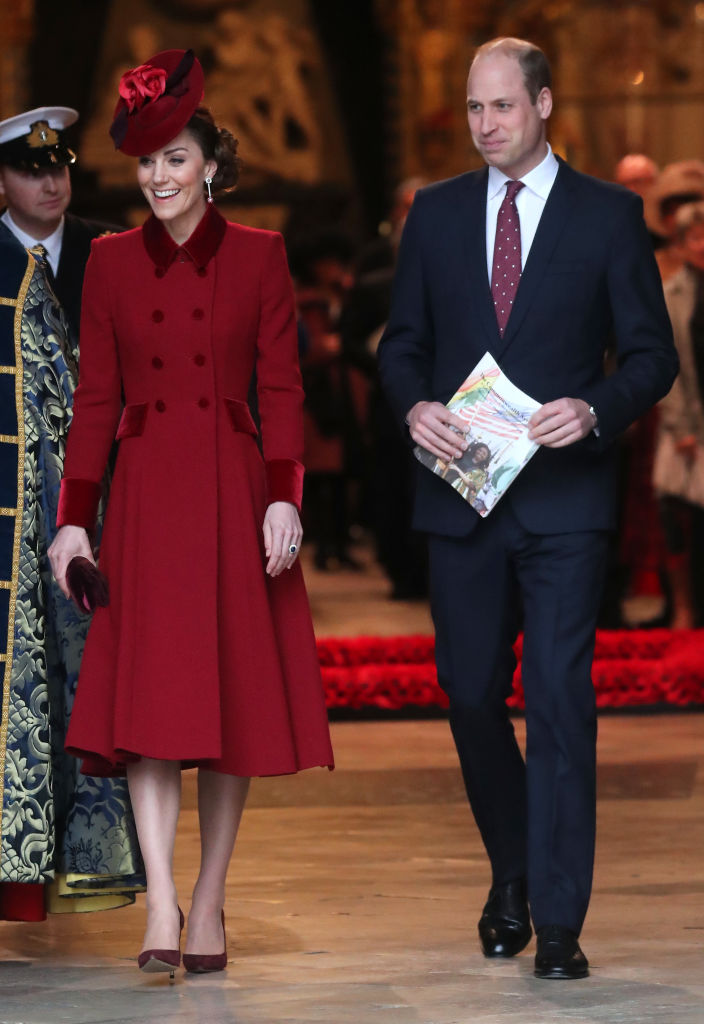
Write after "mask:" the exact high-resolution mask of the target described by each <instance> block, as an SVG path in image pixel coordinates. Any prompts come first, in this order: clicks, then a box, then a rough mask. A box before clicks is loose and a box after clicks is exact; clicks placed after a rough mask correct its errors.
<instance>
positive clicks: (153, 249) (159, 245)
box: [142, 203, 227, 270]
mask: <svg viewBox="0 0 704 1024" xmlns="http://www.w3.org/2000/svg"><path fill="white" fill-rule="evenodd" d="M226 228H227V221H226V220H225V218H224V217H223V216H222V214H221V213H219V212H218V210H216V209H215V207H214V206H213V205H212V204H211V203H209V204H208V205H207V206H206V209H205V213H204V214H203V216H202V217H201V219H200V221H199V222H198V225H197V227H196V229H195V230H194V232H193V234H192V235H191V236H190V238H187V239H186V241H185V242H184V243H183V245H177V244H176V242H174V240H173V238H172V237H171V235H170V234H169V233H168V231H167V230H166V228H165V227H164V225H163V224H162V222H161V221H160V220H158V219H157V218H156V217H155V216H154V214H152V215H151V216H150V217H148V218H147V220H146V221H145V223H144V225H143V227H142V238H143V239H144V247H145V248H146V250H147V253H148V254H149V256H150V258H151V259H152V260H153V262H154V263H155V264H156V265H157V267H161V268H162V269H163V270H166V269H167V268H168V267H170V266H171V264H172V263H173V262H174V260H175V259H176V257H177V256H178V254H179V253H185V254H186V255H187V256H188V257H189V258H190V259H191V260H192V262H193V263H194V264H195V266H196V268H197V269H198V270H202V269H203V268H204V267H205V266H206V265H207V263H208V262H209V261H210V260H211V259H212V258H213V256H214V255H215V253H216V252H217V250H218V247H219V245H220V243H221V242H222V240H223V238H224V237H225V230H226Z"/></svg>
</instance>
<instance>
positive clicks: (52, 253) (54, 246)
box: [0, 210, 64, 277]
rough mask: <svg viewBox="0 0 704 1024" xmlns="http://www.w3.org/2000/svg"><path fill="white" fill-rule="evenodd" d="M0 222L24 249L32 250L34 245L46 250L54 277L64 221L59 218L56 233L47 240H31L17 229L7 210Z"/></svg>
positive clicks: (57, 267)
mask: <svg viewBox="0 0 704 1024" xmlns="http://www.w3.org/2000/svg"><path fill="white" fill-rule="evenodd" d="M0 220H2V222H3V223H4V224H5V226H6V227H8V228H9V229H10V231H11V232H12V234H13V235H14V236H15V238H16V239H17V240H18V241H19V242H21V243H22V245H23V246H24V247H25V249H32V248H34V246H35V245H43V246H44V248H45V249H46V258H47V260H48V261H49V266H50V267H51V272H52V274H53V275H54V277H56V275H57V273H58V270H59V258H60V256H61V243H62V241H63V238H64V219H63V217H62V218H61V223H60V224H59V226H58V228H57V229H56V231H54V232H52V234H50V235H49V237H48V238H32V236H31V235H28V234H27V232H26V231H23V230H22V228H20V227H18V226H17V225H16V224H15V222H14V220H13V219H12V214H11V213H10V211H9V210H5V212H4V213H3V214H2V217H0Z"/></svg>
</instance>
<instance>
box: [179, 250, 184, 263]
mask: <svg viewBox="0 0 704 1024" xmlns="http://www.w3.org/2000/svg"><path fill="white" fill-rule="evenodd" d="M178 261H179V263H185V262H186V254H185V252H180V253H179V254H178Z"/></svg>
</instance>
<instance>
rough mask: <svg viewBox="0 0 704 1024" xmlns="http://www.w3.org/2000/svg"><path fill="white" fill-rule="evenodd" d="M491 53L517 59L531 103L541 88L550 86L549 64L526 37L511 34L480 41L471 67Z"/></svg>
mask: <svg viewBox="0 0 704 1024" xmlns="http://www.w3.org/2000/svg"><path fill="white" fill-rule="evenodd" d="M492 53H502V54H503V55H504V56H505V57H512V58H513V59H514V60H517V61H518V63H519V65H520V68H521V71H522V72H523V83H524V85H525V87H526V91H527V93H528V95H529V96H530V101H531V103H533V104H535V103H536V101H537V99H538V96H539V95H540V93H541V92H542V90H543V89H550V88H552V71H551V70H550V64H549V62H548V59H547V57H546V56H545V54H544V53H543V51H542V50H541V49H540V47H539V46H536V45H535V43H530V42H529V41H528V40H527V39H516V38H515V37H513V36H500V37H499V38H498V39H490V40H489V42H488V43H482V45H481V46H480V47H478V49H477V51H476V53H475V54H474V59H473V60H472V64H471V67H474V65H475V64H476V62H477V60H478V59H479V58H480V57H488V56H489V54H492ZM471 67H470V70H471Z"/></svg>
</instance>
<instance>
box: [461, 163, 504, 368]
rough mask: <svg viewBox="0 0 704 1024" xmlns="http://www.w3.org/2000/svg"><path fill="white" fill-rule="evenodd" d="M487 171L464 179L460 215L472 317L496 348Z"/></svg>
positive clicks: (488, 342) (494, 348)
mask: <svg viewBox="0 0 704 1024" xmlns="http://www.w3.org/2000/svg"><path fill="white" fill-rule="evenodd" d="M488 176H489V170H488V168H487V167H485V168H483V170H482V171H479V172H478V173H477V174H473V175H472V176H471V178H468V179H467V185H466V188H465V193H464V201H465V209H464V215H463V217H462V218H461V225H462V233H463V241H464V248H465V261H464V264H463V265H464V266H465V267H467V268H468V271H469V279H468V285H469V292H470V298H471V303H472V312H473V320H474V318H475V317H476V318H478V319H479V322H480V324H481V326H482V329H483V331H484V334H485V335H486V339H487V348H488V349H490V350H492V351H495V350H496V347H497V345H498V344H499V342H500V337H499V327H498V324H497V322H496V313H495V312H494V303H493V300H492V298H491V286H490V284H489V278H488V275H487V254H486V190H487V179H488Z"/></svg>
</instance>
